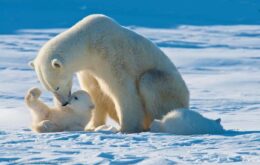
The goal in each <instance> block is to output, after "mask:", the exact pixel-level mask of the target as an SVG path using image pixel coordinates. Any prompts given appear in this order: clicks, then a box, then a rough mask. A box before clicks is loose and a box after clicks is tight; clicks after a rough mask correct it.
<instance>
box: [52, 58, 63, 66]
mask: <svg viewBox="0 0 260 165" xmlns="http://www.w3.org/2000/svg"><path fill="white" fill-rule="evenodd" d="M51 66H52V67H53V68H54V69H56V68H61V67H62V63H61V61H60V60H58V59H56V58H55V59H53V60H51Z"/></svg>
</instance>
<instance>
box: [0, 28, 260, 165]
mask: <svg viewBox="0 0 260 165" xmlns="http://www.w3.org/2000/svg"><path fill="white" fill-rule="evenodd" d="M128 28H130V29H132V30H134V31H136V32H138V33H141V34H142V35H144V36H146V37H147V38H149V39H151V40H152V41H153V42H155V43H156V44H157V45H158V46H160V48H161V49H162V50H163V51H164V52H165V53H166V54H167V55H168V56H169V58H170V59H171V60H172V61H173V62H174V63H175V65H176V66H177V67H178V69H179V70H180V72H181V73H182V75H183V78H184V79H185V81H186V82H187V85H188V87H189V89H190V93H191V101H190V103H191V109H192V110H195V111H198V112H200V113H202V114H203V115H205V116H207V117H209V118H219V117H220V118H221V119H222V124H223V126H224V128H226V129H227V130H228V131H227V132H226V133H225V134H223V135H196V136H176V135H170V134H165V133H150V132H145V133H138V134H121V133H116V134H114V133H109V132H98V133H97V132H96V133H87V132H63V133H48V134H37V133H34V132H32V131H31V130H30V121H31V118H30V114H29V111H28V109H27V108H26V107H25V105H24V103H23V97H24V95H25V93H26V91H27V90H28V89H29V88H31V87H33V86H38V87H40V83H39V81H38V80H37V78H36V75H35V73H34V71H33V70H32V69H30V68H29V67H28V65H27V63H28V62H29V61H30V60H32V59H33V58H34V57H35V56H36V54H37V51H38V50H39V48H40V47H41V46H42V44H43V43H44V42H46V41H47V40H48V39H50V38H51V37H53V36H54V35H56V34H58V33H60V32H62V31H64V30H65V29H26V30H20V31H18V32H17V33H14V34H2V35H0V52H1V54H0V77H1V79H0V110H1V115H0V164H12V163H16V164H34V163H39V164H61V163H64V164H77V163H87V164H123V163H125V164H135V163H138V164H176V163H177V164H207V163H214V164H216V163H240V164H257V163H260V121H259V116H260V109H259V107H260V102H259V100H260V88H259V85H260V56H259V54H260V38H259V34H260V26H258V25H247V26H246V25H232V26H188V25H186V26H178V27H176V28H164V29H162V28H161V29H160V28H145V27H138V26H130V27H128ZM74 82H75V85H74V90H75V89H78V88H79V86H78V83H77V81H76V79H75V80H74ZM42 90H44V89H42ZM43 99H44V101H46V102H47V103H49V104H51V102H52V98H51V95H50V94H49V93H47V91H45V92H44V95H43Z"/></svg>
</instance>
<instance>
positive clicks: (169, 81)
mask: <svg viewBox="0 0 260 165" xmlns="http://www.w3.org/2000/svg"><path fill="white" fill-rule="evenodd" d="M139 83H140V86H139V88H140V95H141V97H142V98H143V102H144V104H145V108H146V111H147V113H148V115H150V116H151V120H150V122H151V121H152V120H153V119H161V118H162V117H163V116H164V115H165V114H167V113H168V112H169V111H171V110H173V109H176V108H188V107H189V91H188V89H187V87H186V84H185V82H184V81H183V79H182V78H181V76H180V75H179V73H178V72H176V73H167V72H163V71H160V70H149V71H147V72H145V73H144V74H143V75H142V76H141V78H140V82H139ZM148 122H149V121H148ZM149 124H150V123H147V125H149Z"/></svg>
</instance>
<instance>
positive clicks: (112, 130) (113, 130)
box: [95, 125, 119, 133]
mask: <svg viewBox="0 0 260 165" xmlns="http://www.w3.org/2000/svg"><path fill="white" fill-rule="evenodd" d="M95 132H110V133H117V132H119V131H118V129H117V128H116V127H113V126H107V125H101V126H99V127H97V128H96V129H95Z"/></svg>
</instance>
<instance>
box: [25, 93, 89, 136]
mask: <svg viewBox="0 0 260 165" xmlns="http://www.w3.org/2000/svg"><path fill="white" fill-rule="evenodd" d="M40 95H41V91H40V90H39V89H38V88H32V89H30V90H29V91H28V93H27V95H26V96H25V103H26V105H27V106H28V107H29V108H30V110H31V114H32V118H33V122H32V129H33V130H34V131H36V132H60V131H83V130H84V127H85V126H86V124H87V123H88V122H89V120H90V118H91V110H92V109H93V108H94V105H93V103H92V101H91V98H90V96H89V95H88V93H87V92H85V91H83V90H79V91H76V92H74V93H73V94H72V95H71V97H70V100H69V103H68V104H67V105H66V106H62V107H55V108H50V107H48V106H47V105H46V104H44V103H43V102H42V101H41V100H39V97H40Z"/></svg>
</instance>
